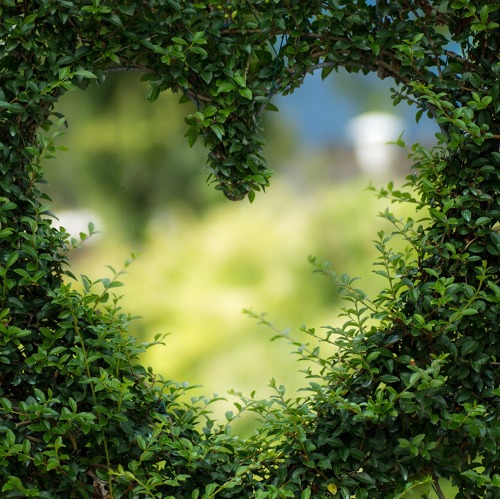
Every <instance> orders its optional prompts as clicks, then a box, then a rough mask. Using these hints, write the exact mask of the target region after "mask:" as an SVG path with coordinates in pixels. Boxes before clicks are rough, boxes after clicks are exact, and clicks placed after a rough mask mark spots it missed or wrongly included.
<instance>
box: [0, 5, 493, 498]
mask: <svg viewBox="0 0 500 499" xmlns="http://www.w3.org/2000/svg"><path fill="white" fill-rule="evenodd" d="M0 13H1V21H0V40H1V43H0V51H1V65H0V74H1V82H2V85H1V87H0V113H1V114H0V140H1V146H0V150H1V153H0V154H1V163H0V169H1V173H2V177H1V179H0V196H1V197H0V223H1V227H0V240H1V246H0V248H1V252H2V263H1V266H0V275H1V276H2V284H1V297H0V300H1V312H0V313H1V324H0V328H1V329H0V331H1V333H2V334H1V337H0V341H1V346H2V355H1V357H0V361H1V370H0V381H1V387H0V404H1V413H0V414H1V424H0V430H1V433H2V436H1V437H0V470H1V476H2V477H3V484H2V494H4V496H5V497H25V496H36V497H90V496H94V497H140V496H149V497H176V498H180V497H192V498H195V497H200V496H201V497H207V498H208V497H214V496H216V495H219V496H220V497H231V496H234V497H257V498H264V497H301V498H307V497H329V496H333V497H342V498H348V497H351V496H355V497H356V498H367V497H381V498H382V497H402V496H403V495H404V494H405V493H407V492H408V491H410V490H412V489H414V488H415V487H416V486H417V485H418V484H421V483H426V482H430V483H432V484H433V486H434V489H435V492H436V494H437V495H438V497H440V498H443V497H445V496H444V493H443V491H442V489H441V486H440V484H439V478H450V479H451V480H452V482H453V484H454V485H456V486H457V488H458V490H459V492H458V495H457V496H456V497H463V498H466V497H467V498H472V497H484V498H493V497H495V496H497V495H498V494H497V493H496V492H495V490H496V491H498V487H499V485H500V474H499V471H498V466H499V452H498V436H499V423H498V421H499V418H498V416H499V396H500V392H499V388H498V380H499V379H500V375H499V363H498V358H499V346H498V345H499V339H498V336H499V335H498V332H499V322H500V321H499V311H500V306H499V303H500V286H499V283H498V280H499V258H498V257H499V254H500V235H499V230H498V228H499V223H498V221H499V215H500V195H499V187H500V180H499V171H500V168H499V163H500V153H499V150H498V144H499V142H498V139H499V138H500V131H499V126H500V125H499V122H498V110H499V99H498V97H499V88H500V86H499V83H498V74H499V71H500V63H499V61H498V49H499V47H498V36H497V30H498V27H499V17H500V8H499V6H498V5H494V4H492V3H489V2H485V1H476V2H470V1H469V0H459V1H455V2H451V3H449V2H442V1H429V2H427V1H426V2H423V1H422V2H421V1H419V2H405V1H401V2H400V1H388V2H375V4H372V3H369V4H367V3H359V2H354V1H336V0H331V1H328V2H320V1H316V0H315V1H310V2H299V1H298V0H289V1H286V2H278V1H277V0H249V1H244V2H232V1H229V2H224V3H223V2H221V3H217V2H213V1H210V2H208V3H207V2H205V3H192V2H188V1H178V0H149V1H147V2H142V3H140V4H137V3H136V2H129V1H126V0H121V1H118V0H117V1H111V0H110V1H100V0H92V1H91V2H89V1H85V2H79V3H75V2H73V1H71V0H36V1H34V2H31V4H28V3H25V2H24V3H20V2H14V1H13V0H6V1H4V2H2V6H1V7H0ZM338 67H345V68H347V69H348V70H350V71H363V72H370V71H376V72H377V73H378V75H379V76H380V77H381V78H385V77H390V78H392V79H393V80H394V82H395V85H396V86H395V89H394V91H393V97H394V102H395V103H398V102H399V101H401V100H407V101H410V102H413V103H414V104H415V106H416V107H417V118H418V117H419V116H420V115H421V114H422V113H424V112H425V113H427V114H428V115H429V116H430V117H432V118H433V119H435V121H436V122H437V123H438V124H439V127H440V132H439V133H438V134H437V140H438V143H437V145H436V147H435V148H434V149H432V150H427V149H425V148H423V147H421V146H419V145H415V146H413V147H412V152H411V155H412V158H413V161H414V173H413V174H412V175H411V176H410V177H409V178H408V187H411V189H412V190H408V191H405V190H396V189H394V187H393V186H392V185H391V184H390V185H389V186H388V188H387V189H382V190H381V191H380V195H381V196H384V197H386V198H388V199H390V200H392V201H396V202H409V203H413V204H414V205H415V208H416V213H417V214H418V213H422V215H418V216H417V217H416V218H409V219H407V220H397V219H395V218H394V217H393V216H392V215H391V213H390V212H389V211H387V212H386V213H385V214H384V216H385V217H386V218H387V219H388V220H390V221H391V222H392V223H393V225H394V233H393V234H388V235H386V234H379V239H378V240H377V242H376V245H377V248H378V249H379V251H380V259H379V260H378V261H377V262H376V266H377V272H378V273H380V274H382V275H383V276H384V277H385V278H386V280H387V288H386V289H385V290H383V291H382V292H381V293H380V294H379V295H378V296H377V297H375V298H374V299H369V298H368V297H367V296H366V295H365V294H364V293H363V292H362V291H361V290H359V289H357V288H355V287H354V280H353V279H351V278H349V277H347V276H340V277H338V276H336V275H335V274H334V273H333V272H332V271H331V270H330V269H329V268H328V267H327V266H324V265H318V271H320V272H322V273H325V274H328V275H330V276H332V277H333V281H334V284H335V285H336V286H337V287H338V288H339V289H340V290H341V291H342V292H343V293H344V296H345V299H346V302H347V307H346V309H345V315H346V323H345V325H344V326H343V327H342V328H338V329H334V328H332V329H327V330H326V332H325V334H324V335H320V334H319V333H317V332H315V331H312V330H311V331H310V334H311V335H312V336H314V337H316V338H319V339H320V340H321V341H326V342H328V343H333V344H334V345H335V346H336V347H337V350H336V353H335V354H334V355H333V356H330V357H326V358H325V357H322V356H321V354H320V353H319V351H318V350H317V349H316V347H312V348H311V349H308V347H307V346H304V345H297V347H298V349H299V353H301V355H302V356H303V358H304V359H305V360H308V361H309V362H313V363H316V364H319V370H316V371H315V370H313V369H312V367H310V368H306V371H307V372H308V375H309V376H310V377H311V383H310V385H309V386H308V387H307V390H308V391H309V394H308V395H306V396H304V397H303V398H299V399H297V400H289V399H287V398H286V396H285V390H284V388H283V387H281V386H278V387H276V395H275V396H274V397H272V398H271V399H270V400H265V401H255V400H253V399H252V398H250V399H247V398H245V397H244V396H242V397H241V400H240V402H238V403H237V404H236V408H237V413H236V414H232V413H228V414H227V415H226V417H227V419H228V420H229V421H231V420H232V419H234V417H237V415H238V412H239V411H245V410H251V411H255V412H257V413H258V414H259V415H260V417H261V418H262V421H263V423H262V427H261V428H260V429H259V431H258V432H257V433H256V434H255V435H254V436H253V437H251V438H249V439H247V440H239V439H237V438H236V437H234V436H232V435H231V432H230V424H229V423H228V424H227V425H219V424H217V423H215V422H214V421H213V420H212V419H211V416H210V412H209V407H207V405H209V403H210V400H204V399H201V400H194V401H193V403H192V404H189V405H186V404H181V403H180V402H179V397H180V396H181V395H182V394H184V392H185V387H183V386H182V385H178V384H175V383H173V382H170V381H166V380H162V379H159V378H158V377H156V376H155V375H154V373H152V372H150V371H148V370H146V369H144V368H143V367H142V366H141V365H140V364H138V360H137V359H138V357H137V356H138V354H139V353H140V352H142V351H143V350H144V349H145V348H147V347H148V346H149V345H136V344H135V342H134V341H133V340H132V339H131V338H129V337H128V336H127V325H128V323H129V321H130V320H131V318H130V317H127V316H125V315H123V314H121V313H120V309H119V298H118V297H117V296H115V295H114V292H115V288H117V287H118V286H119V281H118V279H119V275H120V273H119V272H115V271H113V270H112V272H113V275H112V278H110V279H100V280H99V281H97V282H90V280H89V279H88V278H86V277H82V284H83V291H82V292H77V291H75V290H74V288H73V287H72V286H71V285H70V284H68V283H67V281H66V280H65V277H69V278H72V277H73V276H72V274H71V271H70V269H69V268H68V266H67V255H68V251H70V250H71V248H72V247H74V246H75V245H76V244H77V242H76V241H73V240H71V239H70V238H69V236H68V234H67V233H66V232H65V231H59V230H56V229H55V228H54V227H53V226H52V214H51V213H50V211H49V210H50V206H49V204H47V201H48V200H47V197H46V196H44V194H43V192H42V191H41V187H40V184H41V183H42V182H43V172H42V169H41V167H40V160H41V159H42V158H43V157H45V156H47V155H49V156H50V155H52V154H54V153H55V147H54V144H53V138H54V136H55V135H56V134H57V133H58V131H57V130H58V128H60V127H61V126H64V124H65V121H64V118H63V117H61V116H57V115H56V114H55V113H54V111H53V104H54V102H55V101H56V100H57V98H58V97H59V96H60V95H62V93H64V92H65V91H67V90H71V89H72V88H74V87H75V86H79V87H81V88H85V87H86V86H87V85H88V84H89V82H90V81H91V80H95V79H97V80H98V81H102V80H103V79H104V76H105V73H106V71H110V70H122V69H129V70H138V71H142V72H144V78H145V79H146V80H148V81H149V83H150V94H149V97H150V99H151V100H154V99H155V98H156V97H157V96H158V94H159V92H161V91H162V90H165V89H172V90H174V91H177V92H179V93H181V94H182V97H181V100H186V99H191V100H193V101H194V102H195V103H196V104H197V108H198V109H197V111H196V112H195V113H193V114H191V115H189V116H188V117H187V118H186V121H187V124H188V129H187V132H186V135H187V138H188V141H189V142H190V143H194V141H195V140H196V139H197V137H198V136H199V137H201V139H202V140H203V142H204V144H205V145H206V146H207V147H208V149H209V151H210V152H209V159H208V166H207V167H208V170H209V173H210V175H209V177H210V180H211V181H213V182H214V183H215V184H216V188H217V189H220V190H222V191H223V192H224V194H225V195H226V196H227V197H228V198H229V199H233V200H237V199H242V198H243V197H245V196H248V197H249V198H250V200H253V199H254V196H255V192H256V191H259V190H263V189H264V188H266V187H267V186H268V183H269V178H270V176H271V173H272V172H271V171H270V170H269V169H268V168H267V166H266V164H265V161H264V158H263V156H262V152H261V147H262V139H261V136H260V123H261V119H260V116H261V114H262V111H263V110H264V109H269V110H272V109H274V106H273V105H272V104H271V102H270V101H271V98H272V96H273V95H274V94H275V93H282V94H287V93H289V92H291V91H293V89H294V88H296V87H298V86H299V85H300V83H301V82H302V80H303V78H304V76H305V75H306V74H307V73H308V72H311V71H313V70H319V69H321V70H322V72H323V76H324V77H326V76H327V75H328V74H329V73H330V72H331V71H332V70H335V69H336V68H338ZM411 192H416V195H417V196H418V197H415V196H414V195H413V194H411ZM91 230H92V228H91ZM396 235H397V236H399V237H402V238H403V239H404V240H405V241H406V242H407V244H408V251H407V252H403V253H400V252H396V251H394V250H392V249H391V246H390V241H391V238H392V237H394V236H396ZM157 340H159V339H157Z"/></svg>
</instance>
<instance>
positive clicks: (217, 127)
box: [210, 123, 225, 140]
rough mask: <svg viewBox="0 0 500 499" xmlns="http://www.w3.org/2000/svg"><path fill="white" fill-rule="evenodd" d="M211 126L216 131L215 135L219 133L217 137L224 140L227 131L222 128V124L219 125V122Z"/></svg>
mask: <svg viewBox="0 0 500 499" xmlns="http://www.w3.org/2000/svg"><path fill="white" fill-rule="evenodd" d="M210 128H211V129H212V131H213V132H214V133H215V135H217V138H218V139H219V140H222V137H223V136H224V133H225V132H224V128H222V126H221V125H218V124H217V123H212V124H210Z"/></svg>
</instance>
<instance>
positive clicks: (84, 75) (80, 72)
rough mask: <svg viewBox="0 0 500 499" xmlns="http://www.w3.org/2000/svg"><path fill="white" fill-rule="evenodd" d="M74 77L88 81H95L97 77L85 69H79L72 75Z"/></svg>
mask: <svg viewBox="0 0 500 499" xmlns="http://www.w3.org/2000/svg"><path fill="white" fill-rule="evenodd" d="M73 74H74V75H76V76H81V77H82V78H90V79H94V80H95V79H97V76H96V75H95V74H94V73H92V72H91V71H87V70H86V69H79V70H77V71H75V72H74V73H73Z"/></svg>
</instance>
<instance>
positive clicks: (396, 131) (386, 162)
mask: <svg viewBox="0 0 500 499" xmlns="http://www.w3.org/2000/svg"><path fill="white" fill-rule="evenodd" d="M402 131H403V121H402V120H401V119H400V118H398V117H397V116H396V115H394V114H390V113H383V112H370V113H364V114H360V115H359V116H357V117H356V118H353V119H352V120H351V121H350V122H349V124H348V134H349V137H350V139H351V141H352V143H353V146H354V154H355V157H356V161H357V163H358V165H359V168H360V169H361V171H362V172H363V173H368V174H370V175H373V174H375V175H382V174H384V173H387V172H389V171H390V169H391V167H392V166H393V164H394V162H395V159H396V157H397V149H396V146H395V145H393V144H387V142H391V141H392V142H395V141H396V140H397V139H398V137H399V136H400V134H401V132H402Z"/></svg>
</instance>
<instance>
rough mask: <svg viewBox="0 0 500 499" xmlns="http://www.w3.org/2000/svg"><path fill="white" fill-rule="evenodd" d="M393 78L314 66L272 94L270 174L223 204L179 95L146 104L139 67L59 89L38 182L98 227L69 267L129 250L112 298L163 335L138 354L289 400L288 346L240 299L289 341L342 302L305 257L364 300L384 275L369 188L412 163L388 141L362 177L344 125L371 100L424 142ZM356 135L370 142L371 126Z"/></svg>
mask: <svg viewBox="0 0 500 499" xmlns="http://www.w3.org/2000/svg"><path fill="white" fill-rule="evenodd" d="M389 88H390V83H389V82H385V81H384V82H381V81H380V80H377V79H376V78H366V77H362V76H360V75H349V74H347V73H340V74H337V75H334V76H333V75H332V76H331V77H330V78H329V80H327V81H324V82H323V81H322V80H321V79H320V78H319V76H317V75H314V76H311V77H309V79H307V78H306V82H305V84H304V87H303V88H301V89H299V90H298V91H297V92H295V93H294V94H292V95H290V96H287V97H286V98H281V99H277V100H276V102H275V103H276V104H277V106H278V107H279V108H280V109H281V112H280V113H269V116H266V127H265V130H266V137H267V139H266V140H267V146H266V154H267V157H268V159H269V166H270V167H271V168H272V169H274V170H275V171H276V174H275V176H274V178H273V179H272V182H271V187H270V189H269V190H268V192H266V193H260V194H258V195H257V197H256V200H255V202H254V203H253V204H250V203H248V201H242V202H239V203H234V202H231V201H228V200H226V199H225V198H223V197H222V195H221V194H220V193H218V192H216V191H215V190H214V189H213V187H211V186H210V185H207V183H206V178H207V172H206V171H205V170H204V163H205V156H206V151H205V150H204V149H203V148H202V147H201V146H198V145H195V147H193V148H190V147H189V146H188V144H187V140H185V139H184V137H183V135H184V131H185V124H184V120H183V118H184V116H185V115H186V114H189V113H190V112H192V108H191V107H190V104H184V105H179V104H178V100H179V96H176V95H172V94H169V93H165V94H164V95H162V96H160V98H159V99H158V101H156V102H155V103H154V104H152V103H150V102H148V101H147V100H146V94H147V87H146V84H144V83H142V82H141V81H140V75H136V74H110V75H109V76H108V77H107V81H106V82H105V84H101V85H100V86H97V85H95V86H93V87H92V88H90V89H88V90H87V91H86V92H80V91H75V92H70V93H68V94H67V95H66V96H64V97H63V99H61V101H60V103H59V104H58V109H57V110H58V111H59V112H61V113H63V114H64V115H65V116H66V118H67V120H68V124H69V127H68V129H67V131H66V133H65V134H64V135H63V136H61V137H59V138H58V141H57V143H58V145H59V146H61V149H62V150H61V152H60V153H59V154H58V156H57V158H55V159H52V160H48V161H47V164H46V176H47V180H48V183H49V184H48V186H47V188H46V191H47V192H48V194H49V195H50V196H51V198H52V199H53V207H54V212H55V214H56V215H57V216H58V217H59V220H60V222H59V223H60V224H61V225H62V226H64V227H65V228H66V229H68V230H69V231H70V232H72V233H74V234H75V235H77V234H78V233H79V232H80V231H82V230H85V229H86V226H87V224H88V222H90V221H91V222H93V223H94V225H95V226H96V228H97V229H98V230H99V234H97V235H96V236H94V237H92V238H91V239H90V240H89V241H87V242H85V243H84V244H83V245H82V246H81V247H80V248H79V249H76V250H74V251H73V253H72V255H71V264H72V268H73V272H74V273H75V274H76V275H78V274H85V275H88V276H89V277H91V278H92V279H97V278H99V277H103V276H108V275H109V274H110V271H109V270H108V269H107V268H106V266H107V265H111V266H112V267H114V268H115V269H117V270H118V269H120V268H121V267H122V266H123V262H125V260H126V259H127V258H129V257H130V254H131V253H132V252H134V253H138V254H139V257H138V258H137V259H136V261H135V262H134V263H133V265H131V266H130V267H129V268H128V269H127V274H126V275H125V276H123V279H122V280H123V282H124V284H125V287H124V288H118V290H119V291H120V292H123V295H124V297H123V299H122V302H121V303H122V307H123V309H124V310H125V311H126V312H130V313H131V314H132V315H134V316H135V315H140V316H142V318H140V319H137V320H136V321H134V322H133V325H132V328H131V334H133V335H134V336H137V338H138V339H139V340H141V341H146V340H148V341H149V340H152V338H153V337H154V336H155V335H156V334H169V336H168V337H167V338H166V340H165V345H164V346H156V347H155V348H154V349H152V350H150V352H149V353H148V354H147V355H145V358H144V359H143V362H144V363H145V364H147V365H151V366H152V367H153V368H154V370H155V371H156V372H159V373H161V374H162V375H164V376H165V377H167V378H170V379H174V380H177V381H186V382H188V383H190V384H192V385H202V387H203V388H201V389H199V390H198V392H197V393H204V394H206V395H211V394H213V393H217V394H219V395H221V396H227V393H228V390H230V389H234V390H236V391H242V392H244V393H250V391H252V390H255V391H256V394H257V396H259V397H265V396H267V394H268V393H269V391H268V384H269V380H270V378H275V379H276V381H277V383H278V384H284V385H285V386H286V387H287V389H288V391H289V393H290V394H291V395H293V393H295V391H296V390H297V389H298V388H299V387H300V386H304V384H305V383H304V381H303V375H302V374H301V373H300V369H301V366H300V365H297V362H296V357H295V356H294V355H292V349H291V348H290V346H289V345H287V344H286V343H285V342H283V341H277V342H270V341H269V340H270V338H271V337H272V336H273V335H274V332H273V331H270V330H268V328H265V327H263V326H260V325H259V324H258V323H257V321H255V320H253V319H250V318H249V317H248V316H247V315H245V314H244V313H242V310H243V309H245V308H247V309H251V310H253V311H254V312H255V313H257V314H261V313H264V312H265V313H267V316H266V317H267V318H268V319H269V320H270V321H271V322H272V323H273V324H274V325H275V326H276V327H277V328H278V329H279V330H289V331H290V334H291V335H292V336H294V337H296V338H298V339H300V338H305V335H303V333H301V327H302V325H305V326H307V327H315V328H321V327H322V326H325V325H335V324H339V323H340V320H339V318H338V315H339V311H340V308H341V306H342V305H341V303H340V302H339V299H338V296H337V295H336V292H335V289H334V288H333V286H332V285H331V283H329V282H328V281H327V280H326V279H325V278H324V277H321V276H319V275H317V274H313V267H312V266H311V265H310V264H309V263H308V256H309V255H313V256H316V257H317V258H318V259H319V260H320V261H323V260H329V261H331V262H332V265H333V268H334V269H335V270H336V271H338V272H339V273H343V272H347V273H349V274H351V275H355V276H360V277H361V278H362V281H361V284H360V286H361V287H363V289H364V290H365V291H367V292H368V293H369V294H371V295H373V294H374V293H375V292H376V290H377V289H379V287H380V286H381V282H380V281H378V280H377V276H375V275H374V274H373V273H372V263H373V262H374V261H375V259H376V257H377V253H376V250H375V248H374V245H373V240H374V239H375V238H376V235H377V231H379V230H388V231H390V227H388V225H387V224H386V223H385V222H384V221H383V220H382V219H380V218H379V217H378V216H377V214H378V213H379V212H380V211H383V210H384V209H385V208H386V206H387V202H386V201H380V200H377V199H376V196H375V195H374V194H373V193H371V192H368V191H367V190H366V187H367V186H368V185H369V184H370V182H373V183H374V184H375V185H376V186H383V185H384V184H385V183H386V182H387V181H388V180H395V182H396V183H403V182H404V177H405V176H406V175H407V174H408V173H409V168H410V162H409V160H408V158H407V151H405V150H404V149H401V148H398V147H397V146H395V145H391V144H386V145H385V146H383V147H384V148H385V149H384V150H386V151H389V150H390V151H391V154H392V156H388V157H387V163H388V164H387V168H386V169H382V170H380V171H371V172H370V173H366V171H364V170H363V165H360V164H359V162H357V160H356V155H355V151H354V149H353V143H354V141H353V137H352V131H351V132H350V130H352V127H350V125H349V123H350V122H351V120H352V119H353V118H355V117H356V116H358V115H360V114H362V113H365V112H368V111H379V112H385V113H387V112H391V113H396V115H397V116H398V117H399V119H400V120H401V122H398V123H401V130H399V131H398V133H394V131H392V132H391V135H394V136H391V137H389V138H388V139H387V140H393V141H395V140H396V139H398V136H399V133H400V132H402V131H403V129H406V131H405V134H404V137H405V139H406V140H408V141H409V142H410V143H411V142H413V141H416V140H419V141H424V142H426V141H430V140H432V128H431V127H430V126H429V124H428V123H427V122H424V123H423V124H421V125H420V126H418V127H417V126H415V123H414V119H413V114H412V113H413V111H412V110H411V109H409V108H407V107H405V106H398V108H396V109H393V108H392V104H391V100H390V90H389ZM381 126H384V125H381ZM372 128H373V125H372ZM375 128H377V127H375ZM357 133H358V135H360V136H362V137H364V136H365V135H366V136H367V137H368V136H369V135H370V130H362V131H361V132H359V131H358V132H357ZM64 149H67V150H66V151H64ZM393 209H394V211H395V212H396V213H400V214H401V215H404V211H402V210H408V208H405V207H398V206H395V207H393ZM75 285H78V284H77V283H75ZM194 393H195V391H193V394H194ZM230 404H231V402H230V400H229V401H228V402H227V403H222V405H221V407H220V409H217V410H220V411H221V412H222V413H223V411H224V410H225V409H227V406H229V405H230Z"/></svg>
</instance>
